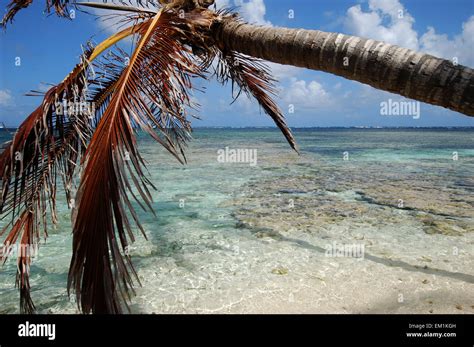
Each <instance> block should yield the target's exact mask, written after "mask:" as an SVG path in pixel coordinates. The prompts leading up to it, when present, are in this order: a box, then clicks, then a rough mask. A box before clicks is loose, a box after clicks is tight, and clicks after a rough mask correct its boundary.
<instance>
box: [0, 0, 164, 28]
mask: <svg viewBox="0 0 474 347" xmlns="http://www.w3.org/2000/svg"><path fill="white" fill-rule="evenodd" d="M125 1H127V2H128V3H129V4H131V5H133V4H137V5H138V6H145V7H147V6H152V7H156V6H159V3H158V1H155V0H103V2H104V3H103V4H101V8H104V9H107V2H109V3H111V4H114V2H117V3H122V4H123V3H124V2H125ZM45 2H46V9H45V12H46V13H51V12H52V11H53V10H54V12H55V13H56V14H57V15H58V16H60V17H69V7H70V6H71V5H72V6H76V3H75V1H74V0H72V1H71V0H45ZM32 3H33V0H11V1H10V3H9V4H8V5H7V8H6V9H5V12H6V13H5V15H4V16H3V19H2V21H1V22H0V27H4V28H5V27H6V26H7V24H8V22H10V23H13V19H14V18H15V16H16V15H17V13H18V12H19V11H21V10H22V9H24V8H27V7H28V6H30V5H31V4H32ZM90 7H94V5H93V4H92V5H91V6H90ZM128 7H129V10H128V11H131V9H132V8H133V7H132V6H128ZM115 10H117V9H115ZM137 10H138V9H137ZM142 11H143V9H142Z"/></svg>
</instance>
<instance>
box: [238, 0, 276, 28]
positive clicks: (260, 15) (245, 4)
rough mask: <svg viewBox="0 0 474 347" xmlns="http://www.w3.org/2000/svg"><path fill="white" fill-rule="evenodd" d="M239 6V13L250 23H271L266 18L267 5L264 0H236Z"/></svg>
mask: <svg viewBox="0 0 474 347" xmlns="http://www.w3.org/2000/svg"><path fill="white" fill-rule="evenodd" d="M234 4H235V5H236V6H239V13H240V14H241V16H242V17H243V18H244V19H245V20H246V21H247V22H249V23H252V24H260V25H271V23H270V22H269V21H267V20H265V13H266V7H265V3H264V2H263V0H248V1H246V0H234Z"/></svg>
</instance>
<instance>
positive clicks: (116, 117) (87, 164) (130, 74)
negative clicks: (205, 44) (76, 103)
mask: <svg viewBox="0 0 474 347" xmlns="http://www.w3.org/2000/svg"><path fill="white" fill-rule="evenodd" d="M185 22H186V18H182V17H180V16H179V15H178V13H177V12H174V11H163V10H162V11H160V12H158V14H157V15H156V16H155V17H154V18H153V20H151V21H149V22H147V24H146V25H144V26H143V27H142V29H141V30H140V32H139V33H138V34H139V36H140V39H139V41H138V44H137V47H136V48H135V51H134V53H133V55H132V56H131V57H130V61H129V64H128V65H127V66H126V67H125V68H124V69H123V71H121V72H120V73H119V76H120V77H119V78H118V79H117V80H115V78H111V79H110V80H109V87H108V88H109V89H110V88H111V87H110V85H111V84H114V86H113V91H112V94H109V95H108V96H107V97H106V98H108V99H109V101H108V102H107V106H106V107H105V108H104V110H103V114H102V115H101V116H100V121H99V123H98V126H97V129H96V130H95V132H94V135H93V137H92V139H91V142H90V144H89V147H88V148H87V152H86V156H85V160H84V171H83V174H82V178H81V183H80V186H79V190H78V194H77V199H76V201H77V210H76V211H75V214H74V220H73V257H72V260H71V265H70V269H69V276H68V288H69V290H71V289H74V291H75V293H76V297H77V302H78V304H79V305H80V308H81V310H82V312H84V313H89V312H93V313H119V312H122V305H121V303H122V302H124V303H125V305H126V303H127V300H128V299H129V298H130V295H131V294H132V293H133V283H134V282H139V281H138V278H137V276H136V273H135V270H134V268H133V265H132V263H131V259H130V257H129V256H128V255H127V254H126V252H125V250H126V249H127V246H128V244H129V242H130V241H132V242H133V240H134V236H133V231H132V227H131V223H130V220H129V218H130V217H129V215H131V217H132V218H133V219H134V221H135V224H136V225H137V226H138V228H139V229H140V230H141V231H142V233H143V234H144V229H143V228H142V226H141V225H140V223H139V220H138V218H137V215H136V212H135V210H134V207H133V206H132V203H131V201H130V200H129V197H128V194H131V195H133V196H134V197H135V191H137V193H138V195H139V196H140V200H141V201H142V202H143V204H141V203H140V205H141V206H142V208H145V209H147V210H151V211H153V210H152V207H151V194H150V192H149V189H148V187H150V186H151V187H153V185H152V184H151V182H150V181H149V180H148V179H147V178H146V176H145V174H144V171H143V167H144V161H143V159H142V157H141V156H140V154H139V153H138V149H137V142H136V138H135V133H134V127H140V128H141V129H143V130H144V131H146V132H148V133H149V134H150V135H151V136H152V137H153V138H154V139H155V140H157V141H158V142H159V143H161V144H162V145H163V146H164V147H165V148H166V149H167V150H168V151H169V152H170V153H172V154H173V155H174V156H175V157H176V158H178V159H179V158H180V154H179V153H178V152H179V149H180V147H179V144H178V143H177V142H179V141H181V140H182V137H180V136H178V137H175V136H170V134H171V133H172V134H174V135H176V134H178V133H179V132H178V130H177V129H181V130H180V131H183V133H185V132H186V131H187V129H189V123H188V122H187V120H186V107H183V106H188V105H189V104H190V100H189V99H190V98H189V96H188V91H189V90H190V89H191V88H192V85H191V79H192V78H193V77H196V76H200V75H201V72H200V70H199V67H198V66H197V65H196V64H195V63H194V62H193V61H192V60H191V57H190V52H189V49H188V48H187V47H185V45H184V43H183V40H182V39H183V37H184V36H186V33H185V31H184V29H180V28H183V27H185V25H184V24H185ZM208 25H209V26H210V23H208ZM108 69H109V70H116V67H114V66H113V65H110V64H109V66H108ZM105 88H107V87H105ZM104 93H105V94H107V93H109V91H106V89H104V88H102V89H101V92H100V93H99V94H97V95H96V97H98V98H101V99H104ZM169 126H171V127H174V128H175V131H171V132H170V129H169V128H168V127H169ZM130 180H131V181H132V182H133V184H131V183H130V182H129V181H130ZM132 186H133V187H134V188H135V189H133V187H132ZM98 197H103V198H98ZM135 199H136V197H135ZM136 200H137V199H136ZM137 201H138V200H137ZM127 211H128V213H127Z"/></svg>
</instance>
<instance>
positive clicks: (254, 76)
mask: <svg viewBox="0 0 474 347" xmlns="http://www.w3.org/2000/svg"><path fill="white" fill-rule="evenodd" d="M215 49H216V51H217V54H216V55H217V58H218V64H217V67H216V69H215V74H216V76H217V79H218V81H219V82H221V83H222V84H226V83H228V82H229V81H230V82H231V83H232V94H233V96H234V101H235V100H236V99H237V98H238V97H239V96H240V95H241V93H242V92H244V93H245V94H246V95H247V97H248V98H255V99H256V100H257V102H258V103H259V105H260V106H261V107H262V108H263V110H264V111H265V113H266V114H268V115H269V116H270V117H271V118H272V119H273V121H274V122H275V124H276V125H277V126H278V128H279V129H280V130H281V132H282V133H283V135H284V136H285V138H286V140H287V141H288V143H289V144H290V146H291V148H293V149H294V150H296V151H298V149H297V145H296V141H295V139H294V137H293V134H292V133H291V130H290V128H289V127H288V125H287V124H286V121H285V117H284V116H283V114H282V112H281V110H280V108H279V107H278V105H277V104H276V102H275V101H274V100H273V98H272V96H275V95H276V88H275V84H276V80H275V79H273V78H272V77H271V75H270V71H269V69H268V67H267V66H266V65H265V64H264V62H263V61H262V60H260V59H256V58H253V57H249V56H246V55H243V54H241V53H238V52H234V51H230V50H229V51H228V50H225V49H220V48H217V47H216V48H215ZM236 87H238V88H237V91H236ZM235 91H236V94H234V92H235Z"/></svg>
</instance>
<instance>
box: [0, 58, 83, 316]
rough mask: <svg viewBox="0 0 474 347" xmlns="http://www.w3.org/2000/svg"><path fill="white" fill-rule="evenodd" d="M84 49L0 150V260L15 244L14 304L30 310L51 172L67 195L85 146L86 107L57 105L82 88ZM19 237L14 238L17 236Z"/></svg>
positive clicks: (75, 97) (50, 206)
mask: <svg viewBox="0 0 474 347" xmlns="http://www.w3.org/2000/svg"><path fill="white" fill-rule="evenodd" d="M90 54H91V49H88V50H87V51H86V52H85V53H84V56H83V59H82V62H81V63H80V64H78V65H77V66H76V67H75V68H74V70H73V71H72V72H71V73H70V74H69V75H68V76H67V77H66V78H65V79H64V80H63V82H61V83H60V84H58V85H56V86H54V87H52V88H51V89H50V90H49V91H48V92H47V93H46V94H45V96H44V99H43V103H42V105H41V106H39V107H38V108H37V109H36V110H35V111H34V112H33V113H32V114H31V115H30V116H29V117H28V118H27V119H26V120H25V122H23V124H22V125H21V126H20V128H19V129H18V131H17V132H16V134H15V136H14V138H13V140H12V142H11V143H10V144H9V145H8V147H7V148H6V149H5V150H4V152H3V153H2V154H1V155H0V178H1V182H2V194H1V199H0V211H1V212H2V214H3V217H2V218H5V217H6V216H9V217H11V221H10V223H8V224H7V225H6V226H5V228H4V229H3V231H2V232H1V233H0V235H1V234H3V233H5V232H6V231H7V230H9V231H8V234H7V236H6V239H5V241H4V244H3V246H2V247H1V250H2V252H1V256H0V260H3V262H5V261H6V260H7V257H8V253H9V252H8V250H9V249H11V248H12V247H13V246H16V247H17V248H18V249H19V250H21V251H20V252H19V254H18V267H17V285H18V286H19V288H20V308H21V311H22V312H25V313H31V312H32V311H34V305H33V302H32V300H31V297H30V293H29V292H30V286H29V280H28V277H29V265H30V262H31V254H29V253H28V252H27V251H25V250H28V249H31V248H32V247H37V245H38V243H39V241H40V239H41V234H40V229H42V230H43V235H42V236H43V237H44V238H46V237H47V212H48V211H49V214H50V218H51V221H52V223H53V224H54V223H56V207H55V205H56V185H57V183H58V182H57V178H58V176H61V177H62V178H63V184H64V187H65V190H66V195H67V198H68V201H69V199H70V198H71V188H72V187H71V184H72V179H73V175H74V171H75V169H76V163H77V160H78V159H79V157H80V154H81V153H82V152H83V151H84V150H85V143H86V142H87V138H88V136H89V135H90V120H89V115H88V114H86V113H79V114H71V112H68V111H65V110H64V109H63V108H62V107H59V106H60V105H63V104H64V103H66V104H67V103H69V102H72V101H73V102H79V101H80V98H81V95H83V93H84V92H85V91H86V88H87V81H86V74H87V69H85V68H84V64H87V58H88V57H89V55H90ZM18 240H19V244H17V241H18Z"/></svg>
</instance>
